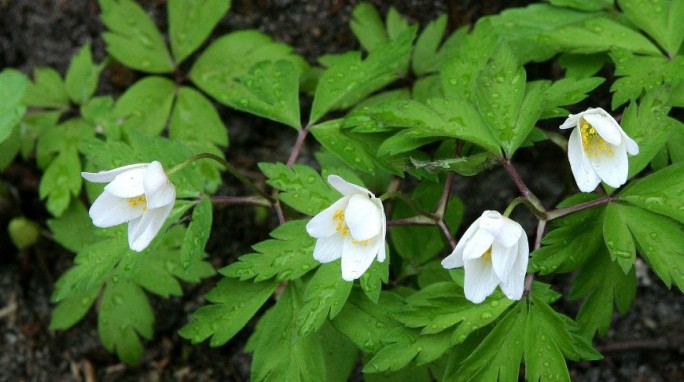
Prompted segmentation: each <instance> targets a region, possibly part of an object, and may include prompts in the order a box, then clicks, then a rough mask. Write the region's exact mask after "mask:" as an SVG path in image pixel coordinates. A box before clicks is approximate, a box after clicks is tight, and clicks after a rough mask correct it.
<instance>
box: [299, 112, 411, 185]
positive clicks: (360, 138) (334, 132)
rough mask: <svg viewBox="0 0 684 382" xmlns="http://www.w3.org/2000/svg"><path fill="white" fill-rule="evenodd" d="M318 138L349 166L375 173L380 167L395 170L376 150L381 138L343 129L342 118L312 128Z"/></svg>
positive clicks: (395, 171) (396, 171)
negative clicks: (379, 156)
mask: <svg viewBox="0 0 684 382" xmlns="http://www.w3.org/2000/svg"><path fill="white" fill-rule="evenodd" d="M311 134H313V136H314V137H315V138H316V140H317V141H318V142H319V143H320V144H321V145H322V146H323V147H325V148H326V149H328V150H329V151H330V152H331V153H333V154H334V155H335V156H337V157H338V158H339V159H340V160H342V161H343V162H344V163H346V164H347V165H348V166H349V167H351V168H355V169H357V170H361V171H363V172H366V173H369V174H374V173H376V169H377V168H378V167H380V168H383V169H385V170H393V171H392V172H394V173H398V172H399V171H398V170H396V169H393V168H392V166H391V164H390V163H389V162H387V161H386V160H383V159H382V158H378V157H377V154H376V150H377V147H378V145H379V144H380V142H381V140H380V139H379V138H378V137H374V136H370V135H367V134H355V133H353V132H352V131H349V130H346V129H345V130H343V129H342V120H340V119H334V120H331V121H327V122H324V123H321V124H318V125H315V126H313V127H312V128H311Z"/></svg>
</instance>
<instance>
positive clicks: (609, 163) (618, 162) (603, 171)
mask: <svg viewBox="0 0 684 382" xmlns="http://www.w3.org/2000/svg"><path fill="white" fill-rule="evenodd" d="M610 148H611V150H612V154H613V155H610V154H609V153H607V152H604V151H600V152H599V153H598V156H596V157H591V158H589V162H590V163H591V164H592V166H593V167H594V171H596V174H597V175H598V177H599V178H601V180H602V181H604V182H606V184H607V185H609V186H611V187H613V188H618V187H620V186H622V185H623V184H625V182H626V181H627V173H628V172H629V163H628V162H627V149H626V147H625V142H622V143H621V144H620V146H611V147H610Z"/></svg>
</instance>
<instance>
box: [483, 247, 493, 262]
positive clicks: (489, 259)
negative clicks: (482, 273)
mask: <svg viewBox="0 0 684 382" xmlns="http://www.w3.org/2000/svg"><path fill="white" fill-rule="evenodd" d="M482 259H484V261H486V262H488V263H491V262H492V247H489V249H488V250H487V251H485V253H483V254H482Z"/></svg>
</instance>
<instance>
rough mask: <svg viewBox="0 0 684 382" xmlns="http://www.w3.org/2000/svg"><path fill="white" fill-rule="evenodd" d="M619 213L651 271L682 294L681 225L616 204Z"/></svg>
mask: <svg viewBox="0 0 684 382" xmlns="http://www.w3.org/2000/svg"><path fill="white" fill-rule="evenodd" d="M680 190H681V188H680ZM679 203H680V205H681V199H680V201H679ZM620 212H621V216H622V217H623V218H624V220H623V224H625V225H626V226H627V228H629V231H630V232H631V233H632V235H633V236H634V241H635V242H636V245H637V248H638V249H639V253H640V254H641V255H642V256H643V257H644V259H646V262H648V264H649V265H650V266H651V268H652V269H653V271H654V272H655V273H656V274H657V275H658V277H660V279H661V280H663V282H664V283H665V285H667V287H668V288H669V287H670V286H672V284H673V283H674V284H675V285H676V286H677V287H678V288H679V290H680V291H683V292H684V271H683V270H684V249H682V246H681V245H680V244H679V243H680V242H681V238H682V235H684V224H682V223H681V222H677V221H675V220H672V219H670V218H668V217H665V216H662V215H658V214H655V213H652V212H649V211H647V210H645V209H642V208H639V207H634V206H629V205H620Z"/></svg>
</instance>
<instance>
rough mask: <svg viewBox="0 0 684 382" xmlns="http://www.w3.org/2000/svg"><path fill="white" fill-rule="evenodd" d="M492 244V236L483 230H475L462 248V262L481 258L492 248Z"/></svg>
mask: <svg viewBox="0 0 684 382" xmlns="http://www.w3.org/2000/svg"><path fill="white" fill-rule="evenodd" d="M492 243H494V235H492V234H491V233H489V232H487V231H485V230H483V229H479V230H477V231H476V232H475V234H474V235H473V237H472V238H471V239H470V240H468V242H467V243H466V245H465V248H463V261H466V260H470V259H477V258H478V257H481V256H482V255H484V253H485V252H487V250H488V249H489V247H491V246H492Z"/></svg>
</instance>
